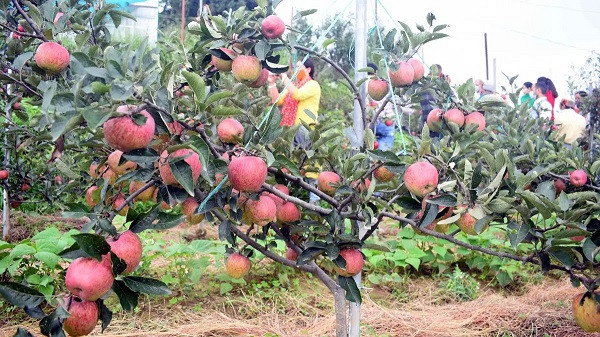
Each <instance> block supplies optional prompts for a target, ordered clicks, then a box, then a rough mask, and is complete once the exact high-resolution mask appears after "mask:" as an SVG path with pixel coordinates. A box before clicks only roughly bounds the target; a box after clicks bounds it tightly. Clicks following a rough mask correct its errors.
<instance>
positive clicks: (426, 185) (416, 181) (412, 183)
mask: <svg viewBox="0 0 600 337" xmlns="http://www.w3.org/2000/svg"><path fill="white" fill-rule="evenodd" d="M438 179H439V176H438V171H437V168H436V167H435V166H433V165H432V164H431V163H428V162H424V161H420V162H416V163H414V164H411V165H410V166H409V167H408V168H407V169H406V172H404V185H406V188H407V189H408V190H409V191H410V192H411V193H412V194H414V195H415V196H417V197H420V198H422V197H423V196H425V195H426V194H429V193H431V192H432V191H433V190H435V188H436V187H437V184H438Z"/></svg>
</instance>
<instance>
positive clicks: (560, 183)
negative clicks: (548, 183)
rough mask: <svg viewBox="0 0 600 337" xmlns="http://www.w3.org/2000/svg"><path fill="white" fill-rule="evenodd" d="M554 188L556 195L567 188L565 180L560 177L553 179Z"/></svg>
mask: <svg viewBox="0 0 600 337" xmlns="http://www.w3.org/2000/svg"><path fill="white" fill-rule="evenodd" d="M554 189H555V190H556V195H559V194H560V192H562V191H566V190H567V184H565V181H564V180H562V179H560V178H559V179H556V180H554Z"/></svg>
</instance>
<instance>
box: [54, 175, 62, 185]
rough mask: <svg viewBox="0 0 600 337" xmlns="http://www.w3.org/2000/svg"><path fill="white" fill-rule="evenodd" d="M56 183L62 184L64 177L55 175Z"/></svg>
mask: <svg viewBox="0 0 600 337" xmlns="http://www.w3.org/2000/svg"><path fill="white" fill-rule="evenodd" d="M54 183H55V184H56V185H61V184H62V183H63V178H62V177H61V176H55V177H54Z"/></svg>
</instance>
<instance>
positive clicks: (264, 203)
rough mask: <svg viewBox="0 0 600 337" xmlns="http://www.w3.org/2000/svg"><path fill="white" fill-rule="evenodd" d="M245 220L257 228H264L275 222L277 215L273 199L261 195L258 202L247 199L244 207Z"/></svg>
mask: <svg viewBox="0 0 600 337" xmlns="http://www.w3.org/2000/svg"><path fill="white" fill-rule="evenodd" d="M244 213H246V214H245V215H246V219H248V220H249V221H250V222H251V223H254V224H257V225H259V226H265V225H267V224H269V222H271V221H275V216H276V214H277V205H276V204H275V201H273V199H271V198H269V197H268V196H266V195H261V196H260V197H259V198H258V200H252V199H248V201H246V204H245V207H244Z"/></svg>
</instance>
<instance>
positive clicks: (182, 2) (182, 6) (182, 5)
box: [179, 0, 185, 44]
mask: <svg viewBox="0 0 600 337" xmlns="http://www.w3.org/2000/svg"><path fill="white" fill-rule="evenodd" d="M184 31H185V0H181V31H180V32H179V34H180V35H181V36H180V38H181V43H182V44H183V43H184Z"/></svg>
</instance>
